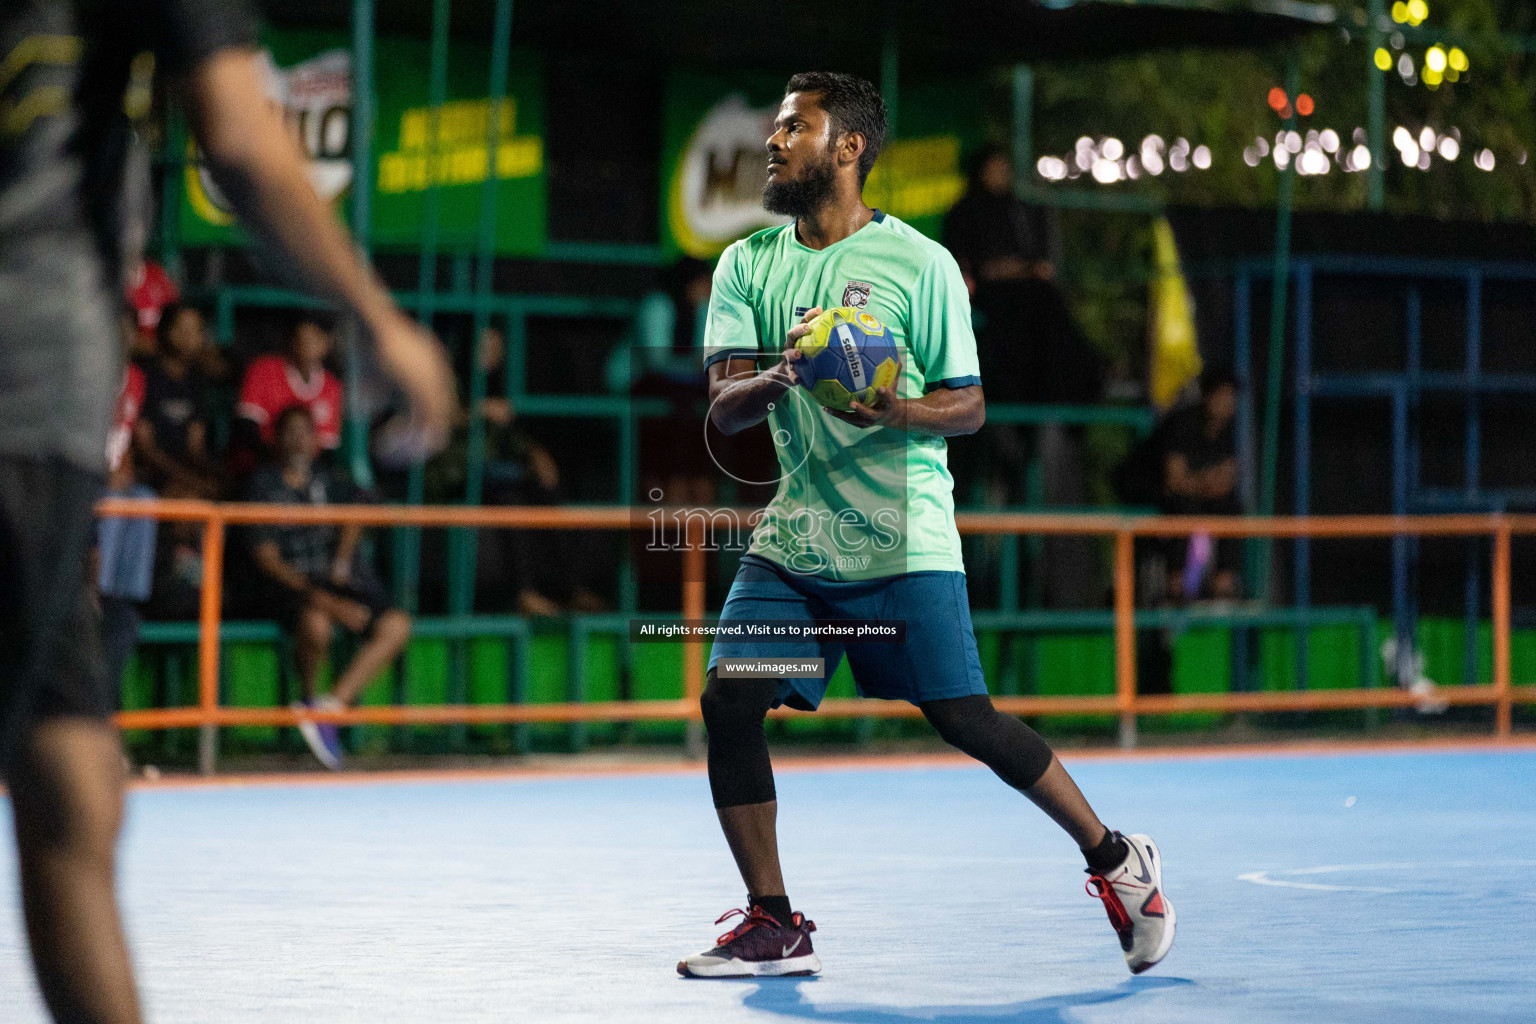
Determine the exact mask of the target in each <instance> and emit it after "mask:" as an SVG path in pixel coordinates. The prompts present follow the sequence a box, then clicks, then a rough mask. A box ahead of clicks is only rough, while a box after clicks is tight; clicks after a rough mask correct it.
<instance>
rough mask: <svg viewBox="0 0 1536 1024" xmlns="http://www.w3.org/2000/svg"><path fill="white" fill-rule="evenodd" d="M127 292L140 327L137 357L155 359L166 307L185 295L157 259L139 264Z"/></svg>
mask: <svg viewBox="0 0 1536 1024" xmlns="http://www.w3.org/2000/svg"><path fill="white" fill-rule="evenodd" d="M127 291H128V304H129V305H130V306H132V307H133V310H134V314H135V316H136V318H137V321H138V327H139V341H138V343H137V344H136V345H134V347H133V354H134V356H135V357H138V358H145V357H148V356H152V355H154V350H155V334H156V332H157V331H158V330H159V328H160V314H161V312H162V311H163V310H164V309H165V307H166V306H169V305H170V304H171V303H173V302H176V301H178V300H179V299H180V298H181V292H180V291H178V290H177V288H176V282H175V281H172V280H171V277H170V275H169V274H167V273H166V272H165V269H164V268H163V267H161V266H160V264H158V263H156V262H154V261H153V260H144V261H142V262H141V263H140V264H139V265H138V268H137V269H136V270H135V271H133V273H132V276H131V277H130V278H129V281H128V289H127Z"/></svg>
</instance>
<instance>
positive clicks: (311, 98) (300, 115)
mask: <svg viewBox="0 0 1536 1024" xmlns="http://www.w3.org/2000/svg"><path fill="white" fill-rule="evenodd" d="M258 60H259V61H260V63H261V66H262V70H263V72H264V74H263V78H264V80H265V85H266V94H267V99H268V100H270V101H271V102H273V103H275V104H277V105H278V106H280V107H282V108H283V113H284V118H285V120H286V121H287V123H288V127H289V130H290V131H292V132H293V134H294V136H295V137H296V138H297V139H298V140H299V144H300V145H301V146H302V147H303V149H304V152H306V153H308V154H309V182H310V184H311V185H312V186H314V189H315V192H316V194H317V195H319V196H320V198H321V199H323V200H325V201H326V202H330V201H331V200H333V199H335V198H336V197H337V196H339V195H341V194H342V193H343V192H345V191H346V190H347V186H349V185H351V184H352V157H351V153H352V149H351V118H352V57H351V54H349V53H348V52H347V51H346V50H340V49H337V50H327V51H325V52H324V53H319V54H316V55H315V56H313V57H310V58H309V59H308V60H303V61H300V62H299V63H297V64H295V65H293V66H292V67H289V68H280V67H278V66H277V63H276V62H275V61H274V60H273V59H272V51H271V50H263V51H262V52H261V55H260V57H259V58H258ZM188 155H189V156H190V157H191V158H192V159H191V160H189V162H188V163H187V199H188V201H189V202H191V204H192V207H193V209H195V210H196V211H197V213H198V215H199V216H201V217H202V218H203V219H204V220H206V221H208V222H209V223H210V224H217V225H227V224H233V223H234V220H235V216H234V211H233V210H232V209H231V207H230V205H229V202H228V200H226V199H225V198H224V195H223V193H222V192H220V191H219V187H218V185H217V184H216V183H215V182H214V180H213V176H212V175H211V174H209V172H208V168H207V167H206V166H205V165H204V163H203V161H202V155H201V153H199V152H198V151H197V150H196V149H195V147H194V146H193V145H192V144H189V149H188Z"/></svg>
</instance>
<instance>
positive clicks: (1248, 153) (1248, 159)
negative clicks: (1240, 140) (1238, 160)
mask: <svg viewBox="0 0 1536 1024" xmlns="http://www.w3.org/2000/svg"><path fill="white" fill-rule="evenodd" d="M1262 159H1263V157H1261V156H1259V151H1258V150H1256V149H1254V148H1253V147H1252V146H1249V147H1247V148H1246V149H1244V150H1243V163H1245V164H1247V165H1248V166H1249V167H1257V166H1259V161H1260V160H1262Z"/></svg>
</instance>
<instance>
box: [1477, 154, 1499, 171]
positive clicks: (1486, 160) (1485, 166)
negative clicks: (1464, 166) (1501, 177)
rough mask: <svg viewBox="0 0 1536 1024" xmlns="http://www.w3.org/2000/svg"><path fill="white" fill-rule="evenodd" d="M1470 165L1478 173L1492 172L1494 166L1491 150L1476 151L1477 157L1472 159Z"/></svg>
mask: <svg viewBox="0 0 1536 1024" xmlns="http://www.w3.org/2000/svg"><path fill="white" fill-rule="evenodd" d="M1472 163H1473V165H1474V166H1475V167H1476V168H1477V169H1478V170H1480V171H1491V170H1493V165H1494V159H1493V150H1491V149H1480V150H1478V151H1477V156H1475V157H1473V158H1472Z"/></svg>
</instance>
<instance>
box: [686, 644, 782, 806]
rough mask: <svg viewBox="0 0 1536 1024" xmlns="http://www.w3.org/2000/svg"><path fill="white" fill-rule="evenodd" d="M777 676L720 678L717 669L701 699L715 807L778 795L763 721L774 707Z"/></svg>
mask: <svg viewBox="0 0 1536 1024" xmlns="http://www.w3.org/2000/svg"><path fill="white" fill-rule="evenodd" d="M777 692H778V682H777V681H776V680H773V679H729V680H721V679H719V678H718V677H717V676H716V675H715V673H714V672H713V671H711V672H710V673H709V679H708V682H707V684H706V685H705V687H704V694H703V696H701V697H700V698H699V708H700V710H702V711H703V713H704V728H705V729H706V730H707V733H708V739H709V788H710V791H711V793H713V795H714V799H715V806H716V807H739V806H741V805H742V804H761V803H767V802H768V801H770V800H772V799H774V797H775V792H774V788H773V764H772V762H770V761H769V759H768V737H767V736H766V735H764V734H763V719H764V717H765V716H766V715H767V714H768V709H769V708H770V707H771V706H772V705H773V698H774V695H775V694H776V693H777Z"/></svg>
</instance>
